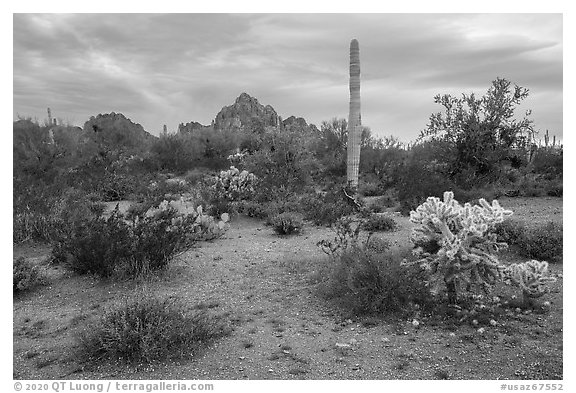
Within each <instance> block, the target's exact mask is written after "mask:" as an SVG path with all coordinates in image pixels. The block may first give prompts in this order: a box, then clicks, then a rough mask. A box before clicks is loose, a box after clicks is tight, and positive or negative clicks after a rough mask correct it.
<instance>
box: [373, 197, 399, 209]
mask: <svg viewBox="0 0 576 393" xmlns="http://www.w3.org/2000/svg"><path fill="white" fill-rule="evenodd" d="M395 205H396V201H395V200H394V199H393V198H392V197H391V196H389V195H384V196H381V197H379V198H377V199H376V200H374V201H373V202H372V203H371V204H370V207H369V209H370V210H371V211H372V212H373V213H383V212H385V211H386V210H387V209H388V208H390V207H393V206H395Z"/></svg>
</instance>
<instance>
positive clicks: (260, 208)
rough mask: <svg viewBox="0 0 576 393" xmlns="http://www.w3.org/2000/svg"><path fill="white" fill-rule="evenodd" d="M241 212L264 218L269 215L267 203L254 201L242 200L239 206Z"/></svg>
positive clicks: (249, 215)
mask: <svg viewBox="0 0 576 393" xmlns="http://www.w3.org/2000/svg"><path fill="white" fill-rule="evenodd" d="M239 212H240V213H242V214H245V215H247V216H248V217H253V218H260V219H264V218H266V217H268V210H267V207H266V205H264V204H263V203H259V202H254V201H242V202H241V203H240V206H239Z"/></svg>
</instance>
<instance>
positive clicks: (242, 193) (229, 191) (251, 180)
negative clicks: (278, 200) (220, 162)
mask: <svg viewBox="0 0 576 393" xmlns="http://www.w3.org/2000/svg"><path fill="white" fill-rule="evenodd" d="M257 181H258V178H257V177H256V175H254V174H253V173H250V172H248V171H242V172H240V170H238V168H236V167H234V166H231V167H230V169H229V170H227V171H221V172H220V174H219V175H218V176H217V177H216V178H215V179H214V184H213V189H214V191H215V192H216V193H217V194H218V195H219V196H221V197H223V198H225V199H228V200H229V201H237V200H241V199H245V198H247V197H249V196H250V195H252V194H253V193H254V191H255V190H254V187H255V186H256V183H257Z"/></svg>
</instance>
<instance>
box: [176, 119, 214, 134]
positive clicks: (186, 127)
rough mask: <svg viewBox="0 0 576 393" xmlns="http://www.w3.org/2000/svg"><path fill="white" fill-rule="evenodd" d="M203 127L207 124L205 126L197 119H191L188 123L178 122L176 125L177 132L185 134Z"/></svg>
mask: <svg viewBox="0 0 576 393" xmlns="http://www.w3.org/2000/svg"><path fill="white" fill-rule="evenodd" d="M204 128H208V126H205V125H203V124H200V123H198V122H197V121H191V122H189V123H186V124H184V123H180V124H179V125H178V132H179V133H182V134H186V133H188V134H189V133H192V132H194V131H195V130H202V129H204Z"/></svg>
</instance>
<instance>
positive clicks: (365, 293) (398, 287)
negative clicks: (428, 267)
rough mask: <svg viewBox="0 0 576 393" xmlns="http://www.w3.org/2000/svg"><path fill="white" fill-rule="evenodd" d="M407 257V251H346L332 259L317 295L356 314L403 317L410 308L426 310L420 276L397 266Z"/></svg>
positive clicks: (427, 302)
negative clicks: (402, 314) (319, 293)
mask: <svg viewBox="0 0 576 393" xmlns="http://www.w3.org/2000/svg"><path fill="white" fill-rule="evenodd" d="M408 256H409V250H405V251H394V252H390V251H388V252H384V253H381V252H374V251H372V250H370V248H368V249H362V248H359V247H352V248H348V249H346V250H345V251H344V252H343V253H342V254H341V255H340V256H339V257H337V258H335V259H334V263H333V264H332V265H331V271H330V273H329V278H328V280H327V281H326V282H325V283H324V286H322V287H321V293H322V295H323V296H324V297H326V298H328V299H332V300H335V301H336V302H337V303H338V304H340V306H342V307H344V308H346V309H348V310H350V311H352V312H354V313H356V314H383V313H404V312H410V311H413V309H411V306H412V305H414V304H418V305H420V306H429V305H430V301H431V300H430V299H431V295H430V293H429V292H428V290H427V289H426V288H425V287H424V286H422V285H421V282H422V280H423V278H424V276H423V273H422V272H421V271H420V270H419V269H418V268H417V267H407V266H403V265H402V264H401V262H402V260H403V259H404V258H406V257H408Z"/></svg>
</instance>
